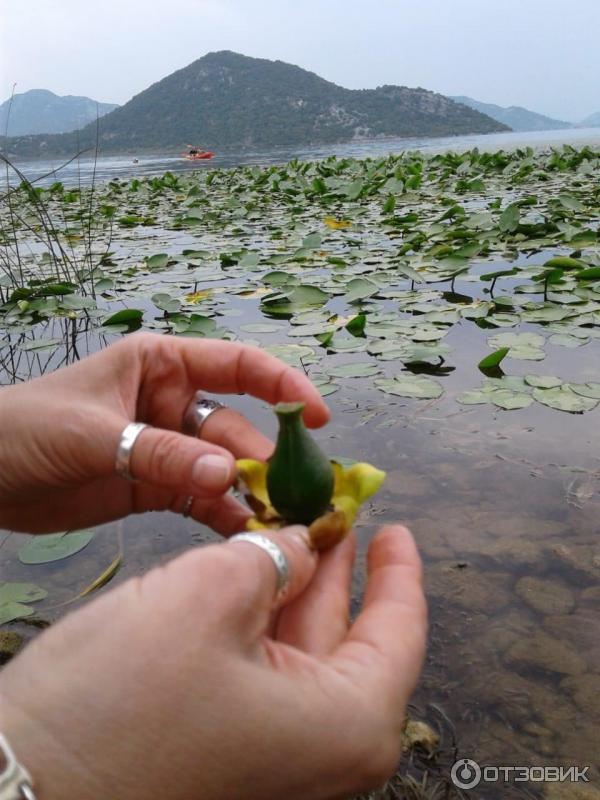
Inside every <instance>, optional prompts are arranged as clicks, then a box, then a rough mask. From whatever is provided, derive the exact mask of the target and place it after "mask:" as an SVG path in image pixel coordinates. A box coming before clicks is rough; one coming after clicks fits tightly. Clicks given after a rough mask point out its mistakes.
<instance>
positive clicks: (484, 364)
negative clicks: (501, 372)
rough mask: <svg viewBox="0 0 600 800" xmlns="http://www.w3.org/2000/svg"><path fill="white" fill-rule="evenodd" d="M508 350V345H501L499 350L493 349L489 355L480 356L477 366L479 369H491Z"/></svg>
mask: <svg viewBox="0 0 600 800" xmlns="http://www.w3.org/2000/svg"><path fill="white" fill-rule="evenodd" d="M509 350H510V348H509V347H501V348H500V349H499V350H494V352H493V353H490V355H489V356H486V357H485V358H482V359H481V361H480V362H479V364H478V365H477V366H478V367H479V369H493V368H494V367H497V366H498V364H499V363H500V362H501V361H502V359H503V358H504V357H505V356H506V355H507V354H508V352H509Z"/></svg>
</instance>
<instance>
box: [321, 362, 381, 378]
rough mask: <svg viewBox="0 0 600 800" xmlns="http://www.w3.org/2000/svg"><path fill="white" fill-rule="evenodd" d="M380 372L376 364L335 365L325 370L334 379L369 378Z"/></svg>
mask: <svg viewBox="0 0 600 800" xmlns="http://www.w3.org/2000/svg"><path fill="white" fill-rule="evenodd" d="M380 372H381V370H380V369H379V367H377V365H376V364H365V363H361V362H356V363H353V364H336V365H335V366H333V367H329V368H328V369H327V373H328V374H329V375H333V376H334V377H335V378H370V377H371V376H373V375H378V374H379V373H380Z"/></svg>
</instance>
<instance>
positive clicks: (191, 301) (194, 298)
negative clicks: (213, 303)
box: [185, 289, 212, 306]
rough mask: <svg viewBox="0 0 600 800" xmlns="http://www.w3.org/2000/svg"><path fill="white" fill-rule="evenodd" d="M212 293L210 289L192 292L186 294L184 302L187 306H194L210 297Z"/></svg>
mask: <svg viewBox="0 0 600 800" xmlns="http://www.w3.org/2000/svg"><path fill="white" fill-rule="evenodd" d="M211 293H212V289H202V290H201V291H199V292H192V293H191V294H186V296H185V302H186V303H187V304H188V305H193V306H194V305H196V303H199V302H200V301H201V300H206V298H207V297H210V295H211Z"/></svg>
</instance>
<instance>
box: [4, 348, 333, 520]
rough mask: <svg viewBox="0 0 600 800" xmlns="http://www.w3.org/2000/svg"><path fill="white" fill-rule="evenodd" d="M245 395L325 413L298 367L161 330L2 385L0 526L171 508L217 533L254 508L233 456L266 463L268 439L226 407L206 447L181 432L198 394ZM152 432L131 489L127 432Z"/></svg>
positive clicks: (207, 426)
mask: <svg viewBox="0 0 600 800" xmlns="http://www.w3.org/2000/svg"><path fill="white" fill-rule="evenodd" d="M199 389H205V390H207V391H209V392H216V393H235V394H243V393H247V394H250V395H253V396H255V397H258V398H260V399H262V400H266V401H267V402H269V403H276V402H279V401H285V400H289V401H293V400H303V401H304V402H305V403H306V408H305V411H304V421H305V423H306V424H307V425H308V426H309V427H313V428H315V427H319V426H321V425H323V424H324V423H325V422H326V421H327V419H328V417H329V412H328V410H327V407H326V405H325V403H324V402H323V400H322V399H321V397H320V395H319V393H318V392H317V390H316V389H315V387H314V386H313V385H312V384H311V382H310V381H309V380H308V378H307V377H306V376H305V375H304V374H303V373H301V372H300V371H299V370H295V369H293V368H291V367H288V366H286V365H285V364H283V363H282V362H280V361H278V360H277V359H276V358H273V357H272V356H270V355H268V354H267V353H265V352H263V351H261V350H260V349H258V348H256V347H250V346H247V345H242V344H238V343H234V342H225V341H217V340H196V339H185V338H177V337H171V336H162V335H158V334H138V335H135V336H129V337H127V338H126V339H124V340H123V341H122V342H119V343H118V344H115V345H113V346H111V347H109V348H107V349H106V350H103V351H102V352H100V353H97V354H95V355H93V356H90V357H89V358H86V359H85V360H83V361H81V362H80V363H78V364H76V365H74V366H71V367H67V368H65V369H62V370H58V371H57V372H55V373H52V374H51V375H47V376H44V377H42V378H37V379H35V380H32V381H30V382H28V383H25V384H21V385H18V386H11V387H7V388H4V389H2V390H0V424H1V430H0V463H1V464H2V470H1V472H0V527H4V528H11V529H12V530H21V531H31V532H49V531H56V530H64V529H73V528H81V527H85V526H88V525H97V524H100V523H102V522H107V521H110V520H112V519H117V518H119V517H124V516H126V515H127V514H131V513H139V512H143V511H158V510H166V509H170V510H172V511H175V512H181V511H182V509H183V507H184V504H185V503H186V498H188V497H190V496H193V497H194V498H195V500H194V502H193V503H192V506H191V508H190V515H191V516H192V517H194V518H195V519H196V520H198V521H201V522H204V523H206V524H207V525H210V526H211V527H212V528H214V529H215V530H216V531H218V532H220V533H224V534H227V533H232V532H234V531H238V530H241V529H242V528H243V527H244V523H245V520H246V518H247V517H248V516H249V512H248V511H247V509H245V507H244V506H242V505H241V504H240V503H238V501H237V500H235V498H234V497H233V496H232V495H231V494H227V492H228V489H229V488H230V487H231V485H232V483H233V481H234V479H235V463H234V459H235V458H242V457H250V458H256V459H260V460H263V459H265V458H267V457H268V456H269V455H270V453H271V451H272V447H273V446H272V444H271V442H270V441H269V440H268V439H266V438H265V437H264V436H263V435H262V434H260V433H259V432H258V431H257V430H256V429H255V428H254V427H253V426H252V425H251V424H250V423H249V422H248V421H247V420H246V419H245V418H244V417H243V416H241V415H240V414H237V413H236V412H234V411H231V410H229V409H226V410H223V411H219V412H218V413H214V414H211V416H210V417H209V418H208V419H207V420H206V422H205V423H204V425H203V426H202V440H199V439H196V438H193V437H191V436H185V435H183V434H182V433H181V425H182V419H183V415H184V412H185V409H186V407H187V406H188V403H189V402H190V400H191V399H192V398H193V396H194V394H195V392H196V391H197V390H199ZM133 421H138V422H145V423H147V424H148V425H149V426H151V427H148V428H147V429H145V430H143V431H142V433H141V434H139V436H138V438H137V440H136V443H135V447H134V449H133V452H132V454H131V472H132V474H133V475H134V477H135V478H136V482H130V481H128V480H126V479H124V478H121V477H118V476H117V474H116V473H115V456H116V451H117V445H118V442H119V439H120V436H121V433H122V431H123V429H124V428H125V426H126V425H127V424H128V423H130V422H133Z"/></svg>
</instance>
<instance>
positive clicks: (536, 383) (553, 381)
mask: <svg viewBox="0 0 600 800" xmlns="http://www.w3.org/2000/svg"><path fill="white" fill-rule="evenodd" d="M525 383H526V384H527V385H528V386H533V387H536V388H538V389H556V388H557V387H558V386H562V384H563V381H562V379H561V378H557V377H556V376H555V375H525Z"/></svg>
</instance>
